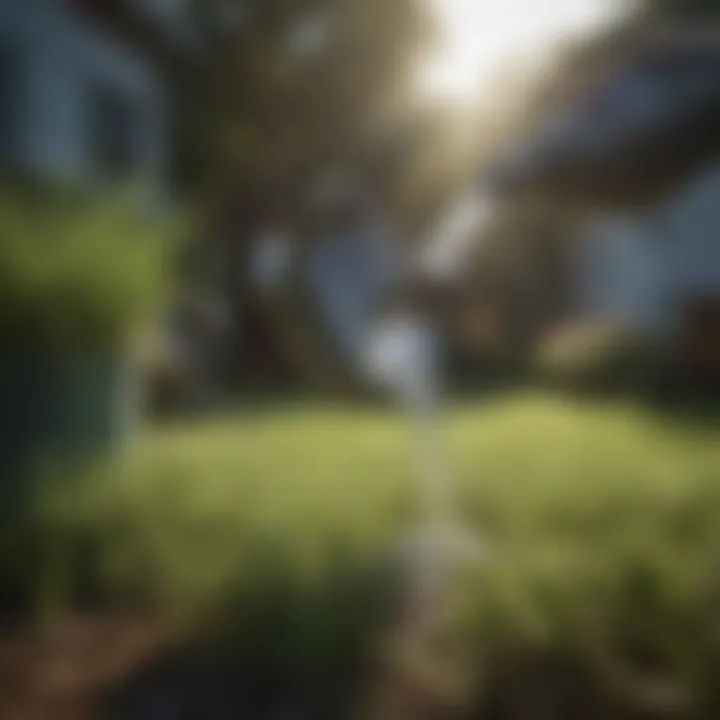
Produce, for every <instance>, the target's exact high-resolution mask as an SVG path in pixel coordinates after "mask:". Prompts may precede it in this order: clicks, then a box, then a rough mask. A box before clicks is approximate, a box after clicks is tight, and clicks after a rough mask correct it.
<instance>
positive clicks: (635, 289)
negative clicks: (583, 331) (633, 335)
mask: <svg viewBox="0 0 720 720" xmlns="http://www.w3.org/2000/svg"><path fill="white" fill-rule="evenodd" d="M577 263H578V270H577V280H578V282H577V309H578V314H579V315H580V317H581V318H585V319H595V320H597V319H602V320H610V321H620V322H625V323H630V324H632V325H635V326H637V327H640V328H642V329H645V330H648V331H650V332H653V333H656V334H659V335H663V336H669V337H671V336H672V335H673V334H674V333H675V332H676V331H677V330H678V329H679V327H680V322H681V312H682V304H683V302H684V301H685V299H687V298H690V297H692V296H697V295H713V294H716V295H718V296H719V297H720V169H718V168H714V169H712V170H711V171H709V172H707V173H705V174H704V175H703V176H702V177H700V178H698V179H697V180H695V181H694V182H693V183H691V184H689V185H688V186H686V187H685V188H684V189H683V190H682V191H681V192H679V193H678V194H677V195H676V196H675V197H674V198H673V199H672V200H671V201H670V202H668V203H666V204H665V205H664V206H662V207H659V208H655V209H654V210H652V211H651V212H649V213H647V214H645V215H641V214H637V215H635V216H626V217H615V218H604V219H601V220H596V221H594V222H593V223H592V225H591V226H590V227H589V229H588V230H587V231H586V232H585V233H583V235H582V238H581V242H580V250H579V253H578V257H577Z"/></svg>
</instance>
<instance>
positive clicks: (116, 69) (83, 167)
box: [0, 0, 166, 190]
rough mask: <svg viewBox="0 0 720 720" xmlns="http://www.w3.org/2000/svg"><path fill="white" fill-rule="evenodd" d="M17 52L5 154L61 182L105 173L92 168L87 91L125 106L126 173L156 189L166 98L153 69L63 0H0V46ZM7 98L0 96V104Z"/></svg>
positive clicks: (96, 178)
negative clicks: (128, 123) (11, 128)
mask: <svg viewBox="0 0 720 720" xmlns="http://www.w3.org/2000/svg"><path fill="white" fill-rule="evenodd" d="M1 45H5V46H6V47H9V48H11V50H12V52H13V54H14V55H15V57H16V63H15V64H16V66H17V70H18V74H19V77H18V78H17V79H16V82H15V84H16V86H17V88H18V89H19V91H18V93H17V94H16V97H15V98H14V99H13V101H14V102H16V103H17V108H16V122H15V132H14V134H13V141H12V144H11V155H12V157H11V158H10V159H11V160H12V161H13V163H14V164H16V165H18V166H20V167H21V168H22V169H24V170H26V171H29V172H31V173H33V174H36V175H39V176H41V177H45V178H50V179H53V180H58V181H62V182H65V181H67V182H76V181H80V182H97V181H102V180H104V179H106V178H105V177H104V176H103V175H102V174H101V173H99V172H98V169H97V167H96V160H97V158H96V157H95V152H96V148H95V146H94V144H93V143H94V141H93V138H94V136H93V132H92V123H93V122H94V118H93V112H94V107H93V97H94V95H93V93H94V92H96V91H100V92H103V93H106V94H111V95H113V96H114V97H116V98H118V100H119V101H121V102H122V103H124V105H125V106H126V107H128V108H130V109H131V110H132V114H133V117H134V122H133V123H132V129H131V131H129V132H128V144H129V146H130V147H131V148H132V158H133V171H132V177H133V180H135V181H137V182H139V183H142V184H147V185H148V186H149V187H153V188H155V189H156V190H157V189H158V188H159V187H160V186H161V185H162V180H163V168H164V165H165V153H166V147H165V143H166V137H165V130H164V125H165V118H164V114H165V108H164V105H165V99H164V93H163V88H162V84H161V82H160V79H159V77H158V76H157V75H156V73H155V72H154V70H153V68H152V67H150V66H149V65H148V63H146V62H143V61H142V59H141V58H139V57H138V56H136V55H135V54H134V53H133V51H132V49H130V48H126V47H123V46H122V45H121V44H119V43H118V42H116V41H114V40H113V39H112V38H110V37H108V36H107V35H104V34H103V33H101V32H100V31H99V30H98V29H96V28H94V27H92V26H90V25H88V24H87V23H86V22H85V21H84V20H83V19H82V18H80V17H78V16H77V15H75V14H74V13H73V12H72V11H71V9H70V8H69V5H68V4H67V3H65V2H63V1H62V0H24V2H22V3H20V2H17V0H0V46H1ZM3 102H7V99H5V98H0V104H1V103H3Z"/></svg>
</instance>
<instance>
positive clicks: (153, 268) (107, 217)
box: [0, 192, 170, 351]
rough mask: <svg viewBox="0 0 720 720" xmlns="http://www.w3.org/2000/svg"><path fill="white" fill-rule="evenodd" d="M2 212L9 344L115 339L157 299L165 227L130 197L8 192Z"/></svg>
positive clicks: (84, 344)
mask: <svg viewBox="0 0 720 720" xmlns="http://www.w3.org/2000/svg"><path fill="white" fill-rule="evenodd" d="M0 215H1V216H2V225H1V227H0V338H2V344H3V346H4V347H5V348H19V349H27V348H35V349H41V350H56V349H57V350H70V351H74V350H86V349H92V350H97V349H108V348H113V347H115V346H117V345H118V344H121V343H123V342H124V341H126V340H127V338H128V336H129V335H130V334H131V333H132V332H133V331H134V330H135V329H137V326H138V325H139V324H140V323H142V322H144V321H146V320H147V318H148V315H149V314H152V313H153V312H154V311H155V310H156V309H157V308H158V304H159V302H160V300H161V298H162V296H163V293H164V292H165V290H166V289H167V270H168V254H167V253H168V250H169V249H170V244H169V242H168V239H169V233H167V232H166V231H167V228H161V227H160V223H157V222H152V221H150V220H149V219H147V218H143V217H142V216H141V214H140V213H139V212H138V211H137V209H136V208H135V207H134V206H132V205H131V204H130V203H125V202H119V201H117V200H113V201H110V200H102V201H101V200H89V199H87V198H85V199H81V198H78V197H74V196H73V197H70V196H66V195H53V196H50V195H48V194H42V196H30V195H29V194H26V193H20V192H4V193H3V194H2V195H1V196H0Z"/></svg>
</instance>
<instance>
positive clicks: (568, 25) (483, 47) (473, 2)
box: [419, 0, 631, 98]
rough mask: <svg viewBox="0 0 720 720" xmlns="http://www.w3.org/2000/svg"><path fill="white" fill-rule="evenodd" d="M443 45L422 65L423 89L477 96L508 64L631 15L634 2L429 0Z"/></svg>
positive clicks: (584, 0) (455, 95) (457, 95)
mask: <svg viewBox="0 0 720 720" xmlns="http://www.w3.org/2000/svg"><path fill="white" fill-rule="evenodd" d="M428 2H430V3H431V5H432V11H433V12H435V14H436V15H437V17H438V20H439V22H440V27H441V35H442V37H441V42H440V45H439V47H438V48H437V49H436V52H435V53H433V54H432V56H431V57H429V58H427V60H426V62H424V63H422V65H421V67H420V73H419V84H420V89H421V90H422V91H423V92H425V93H429V94H431V95H436V96H437V95H440V96H450V97H468V98H470V97H475V96H476V95H477V93H478V92H480V91H481V90H482V88H483V85H485V84H486V83H487V82H488V81H489V80H490V79H491V78H492V76H493V74H494V73H495V72H496V71H497V69H498V67H499V66H500V65H502V64H503V63H507V62H508V61H513V60H522V58H523V57H526V58H529V57H532V56H534V55H535V54H537V53H539V52H543V51H547V50H551V49H552V46H553V45H554V44H555V43H557V42H558V41H561V40H563V39H569V38H576V37H578V36H582V34H583V33H586V32H589V31H592V30H594V29H596V28H599V27H601V26H602V25H603V24H605V23H607V22H609V21H611V20H612V19H613V18H615V17H617V16H618V15H619V13H620V12H621V10H625V11H627V8H628V6H629V5H631V3H630V2H629V1H628V0H624V2H622V1H621V2H618V0H428Z"/></svg>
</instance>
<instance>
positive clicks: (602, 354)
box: [537, 325, 663, 392]
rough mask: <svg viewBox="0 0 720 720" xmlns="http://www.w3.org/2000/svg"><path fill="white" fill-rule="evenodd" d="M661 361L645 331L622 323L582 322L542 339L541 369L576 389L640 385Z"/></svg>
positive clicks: (633, 388) (548, 376)
mask: <svg viewBox="0 0 720 720" xmlns="http://www.w3.org/2000/svg"><path fill="white" fill-rule="evenodd" d="M662 361H663V352H662V348H661V347H660V346H659V345H658V343H657V342H656V341H654V339H653V338H651V337H650V336H648V335H647V334H645V333H643V332H640V331H638V330H635V329H633V328H630V327H624V326H620V325H580V326H572V327H569V328H563V329H561V330H559V331H556V332H555V333H552V334H551V335H550V336H549V337H548V338H547V339H546V340H545V341H544V342H543V343H542V345H541V347H540V349H539V353H538V363H537V366H538V370H539V373H540V376H541V378H543V379H544V380H546V381H549V382H551V383H552V384H553V385H558V386H560V387H565V388H568V389H571V390H576V391H590V392H593V391H597V392H612V391H638V390H643V389H646V388H647V387H648V384H649V383H650V382H651V381H652V379H653V378H654V377H655V376H656V374H657V371H658V370H659V369H660V367H661V365H662Z"/></svg>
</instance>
